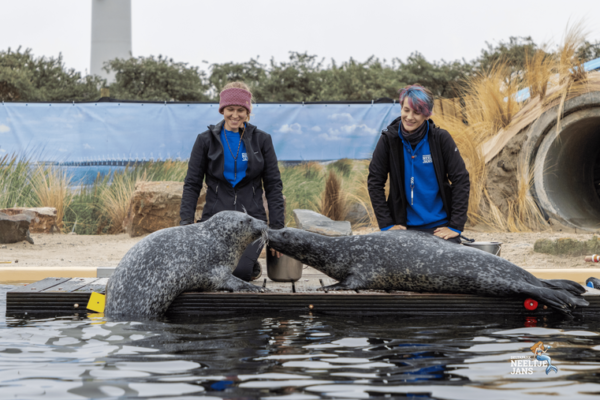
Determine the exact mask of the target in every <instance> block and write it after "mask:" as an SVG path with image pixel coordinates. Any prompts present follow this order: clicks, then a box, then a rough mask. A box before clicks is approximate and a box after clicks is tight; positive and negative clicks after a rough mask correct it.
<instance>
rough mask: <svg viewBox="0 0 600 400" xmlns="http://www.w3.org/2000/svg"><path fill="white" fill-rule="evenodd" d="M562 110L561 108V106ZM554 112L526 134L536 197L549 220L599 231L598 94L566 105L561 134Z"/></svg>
mask: <svg viewBox="0 0 600 400" xmlns="http://www.w3.org/2000/svg"><path fill="white" fill-rule="evenodd" d="M557 107H558V106H557ZM557 107H554V108H551V109H549V110H547V111H546V112H545V113H543V114H542V115H541V116H540V117H539V118H538V119H537V120H536V121H535V122H534V123H533V124H532V125H531V126H530V127H529V129H528V132H527V138H526V139H525V142H524V143H523V147H522V148H521V152H520V156H521V157H522V161H524V162H525V164H523V165H529V167H530V168H531V169H532V170H533V171H534V176H533V187H532V189H531V190H532V194H533V195H534V197H535V199H536V201H537V203H538V205H539V207H540V209H541V210H542V211H543V212H544V213H545V214H546V217H549V218H554V219H555V220H557V221H558V222H560V223H562V224H563V225H566V226H571V227H574V228H580V229H584V230H589V231H598V230H600V92H591V93H586V94H583V95H580V96H578V97H575V98H573V99H570V100H568V101H566V102H565V106H564V114H563V118H562V120H561V123H560V126H559V129H558V130H557V121H556V119H557V118H556V117H557V112H558V108H557Z"/></svg>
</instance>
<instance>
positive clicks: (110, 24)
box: [90, 0, 131, 83]
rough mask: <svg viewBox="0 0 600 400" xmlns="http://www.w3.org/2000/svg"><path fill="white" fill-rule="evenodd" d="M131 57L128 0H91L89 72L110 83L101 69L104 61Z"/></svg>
mask: <svg viewBox="0 0 600 400" xmlns="http://www.w3.org/2000/svg"><path fill="white" fill-rule="evenodd" d="M129 57H131V0H92V57H91V63H90V73H91V74H94V75H100V76H101V77H103V78H106V79H107V80H108V82H109V83H110V82H113V81H114V79H115V77H114V73H111V74H108V73H106V71H104V70H103V69H102V67H103V66H104V63H105V62H106V61H109V60H112V59H115V58H129Z"/></svg>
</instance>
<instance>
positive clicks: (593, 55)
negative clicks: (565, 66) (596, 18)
mask: <svg viewBox="0 0 600 400" xmlns="http://www.w3.org/2000/svg"><path fill="white" fill-rule="evenodd" d="M576 57H577V58H579V59H580V60H582V61H583V62H587V61H591V60H595V59H597V58H600V41H597V42H595V43H590V42H588V41H587V40H586V41H585V42H583V45H582V46H581V47H579V49H577V53H576Z"/></svg>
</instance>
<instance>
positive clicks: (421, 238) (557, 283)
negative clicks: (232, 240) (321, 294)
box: [268, 228, 588, 314]
mask: <svg viewBox="0 0 600 400" xmlns="http://www.w3.org/2000/svg"><path fill="white" fill-rule="evenodd" d="M268 236H269V245H270V246H271V247H272V248H274V249H275V250H278V251H279V252H281V253H283V254H286V255H288V256H290V257H293V258H295V259H297V260H299V261H302V262H303V263H304V264H307V265H310V266H312V267H314V268H316V269H317V270H319V271H321V272H323V273H324V274H326V275H328V276H329V277H331V278H333V279H335V280H337V281H339V283H336V284H335V285H331V286H328V287H326V288H323V289H325V290H358V289H363V290H368V289H376V290H404V291H411V292H433V293H461V294H475V295H481V296H492V297H523V298H528V297H530V298H533V299H535V300H537V301H539V302H541V303H544V304H547V305H548V306H551V307H553V308H555V309H556V310H558V311H560V312H562V313H564V314H570V312H571V310H572V309H573V308H574V307H575V306H587V305H588V302H587V301H586V300H585V299H583V298H582V297H581V294H583V293H585V288H584V287H583V286H581V285H580V284H578V283H576V282H573V281H569V280H563V279H555V280H541V279H538V278H536V277H535V276H533V275H532V274H530V273H529V272H527V271H525V270H524V269H522V268H520V267H518V266H516V265H514V264H513V263H511V262H509V261H507V260H505V259H503V258H500V257H497V256H495V255H492V254H490V253H486V252H484V251H481V250H478V249H473V248H469V247H467V246H461V245H457V244H455V243H448V242H447V241H445V240H443V239H440V238H438V237H435V236H433V235H430V234H427V233H424V232H418V231H412V230H408V231H391V232H377V233H372V234H368V235H361V236H343V237H327V236H322V235H318V234H315V233H311V232H306V231H304V230H300V229H294V228H285V229H280V230H269V233H268Z"/></svg>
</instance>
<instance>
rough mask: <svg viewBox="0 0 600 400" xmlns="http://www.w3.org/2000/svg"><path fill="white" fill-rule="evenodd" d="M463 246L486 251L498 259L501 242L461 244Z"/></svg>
mask: <svg viewBox="0 0 600 400" xmlns="http://www.w3.org/2000/svg"><path fill="white" fill-rule="evenodd" d="M463 244H464V245H465V246H469V247H473V248H475V249H479V250H483V251H487V252H488V253H491V254H493V255H495V256H498V257H500V249H501V247H502V242H472V243H469V242H463Z"/></svg>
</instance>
